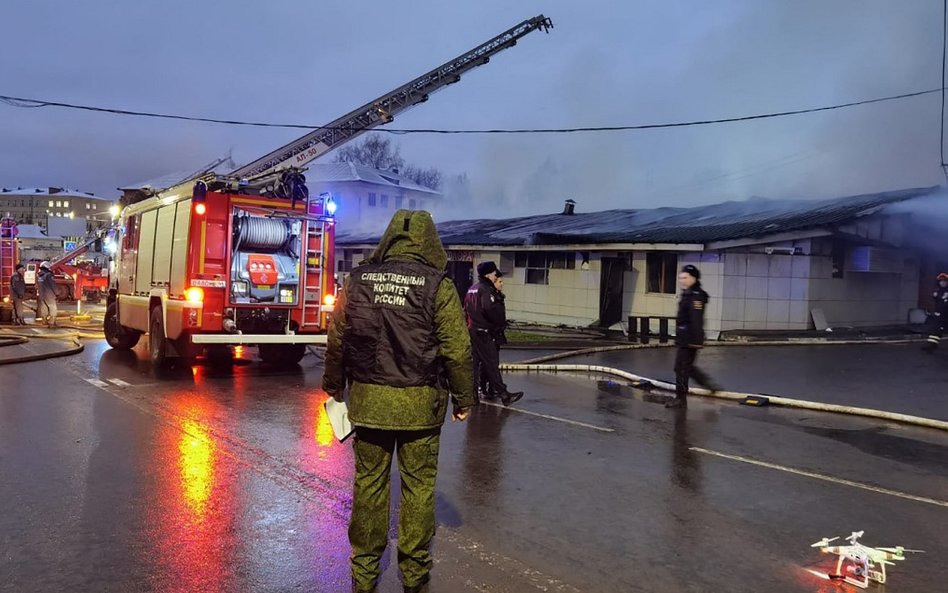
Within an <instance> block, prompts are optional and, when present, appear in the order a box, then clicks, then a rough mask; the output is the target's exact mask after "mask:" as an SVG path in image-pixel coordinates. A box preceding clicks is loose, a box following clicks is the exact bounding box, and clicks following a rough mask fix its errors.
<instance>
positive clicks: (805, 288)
mask: <svg viewBox="0 0 948 593" xmlns="http://www.w3.org/2000/svg"><path fill="white" fill-rule="evenodd" d="M809 297H810V280H809V279H808V278H793V279H792V280H790V299H791V300H794V301H805V300H807V299H808V298H809Z"/></svg>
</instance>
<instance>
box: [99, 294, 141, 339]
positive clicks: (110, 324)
mask: <svg viewBox="0 0 948 593" xmlns="http://www.w3.org/2000/svg"><path fill="white" fill-rule="evenodd" d="M102 326H103V327H102V331H103V332H104V333H105V341H106V342H108V344H109V346H111V347H112V348H115V349H116V350H131V349H132V348H134V347H135V345H136V344H138V339H139V338H140V337H141V335H142V334H141V332H137V331H135V330H132V329H128V328H127V327H122V326H121V325H119V321H118V305H117V304H116V303H112V304H111V305H109V306H108V307H107V308H106V309H105V320H104V322H103V324H102Z"/></svg>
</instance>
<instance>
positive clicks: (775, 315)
mask: <svg viewBox="0 0 948 593" xmlns="http://www.w3.org/2000/svg"><path fill="white" fill-rule="evenodd" d="M789 322H790V301H774V300H770V301H767V325H768V327H775V328H782V327H785V325H786V324H787V323H789Z"/></svg>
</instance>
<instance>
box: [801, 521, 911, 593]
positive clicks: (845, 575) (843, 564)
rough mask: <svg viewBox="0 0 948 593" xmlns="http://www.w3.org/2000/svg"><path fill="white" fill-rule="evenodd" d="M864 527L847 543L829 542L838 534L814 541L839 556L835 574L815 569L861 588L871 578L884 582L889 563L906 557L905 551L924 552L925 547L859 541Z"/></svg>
mask: <svg viewBox="0 0 948 593" xmlns="http://www.w3.org/2000/svg"><path fill="white" fill-rule="evenodd" d="M863 533H865V532H864V531H854V532H852V534H851V535H850V536H849V537H847V538H846V541H848V542H849V545H848V546H838V545H837V546H831V545H830V543H831V542H834V541H836V540H838V539H839V538H838V537H834V538H831V539H827V538H825V537H824V538H823V539H821V540H820V541H818V542H816V543H815V544H813V545H812V547H814V548H819V549H820V551H821V552H823V553H824V554H836V555H837V556H839V559H838V560H837V562H836V572H835V573H832V574H825V573H815V572H814V571H811V572H814V574H819V576H823V577H825V578H829V579H833V580H842V581H845V582H847V583H849V584H850V585H855V586H857V587H860V588H862V589H865V588H867V587H868V586H869V583H870V582H871V581H875V582H877V583H879V584H885V581H886V574H885V566H886V564H891V565H894V564H895V562H893V561H894V560H905V553H906V552H910V553H921V552H922V550H906V549H905V548H903V547H902V546H896V547H894V548H871V547H869V546H866V545H863V544H861V543H859V538H861V537H862V536H863Z"/></svg>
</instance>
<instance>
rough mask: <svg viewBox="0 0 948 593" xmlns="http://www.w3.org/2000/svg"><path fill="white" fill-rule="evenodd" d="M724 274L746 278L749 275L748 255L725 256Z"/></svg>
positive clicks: (727, 254)
mask: <svg viewBox="0 0 948 593" xmlns="http://www.w3.org/2000/svg"><path fill="white" fill-rule="evenodd" d="M724 273H725V274H726V275H728V276H746V275H747V254H744V253H726V254H724Z"/></svg>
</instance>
